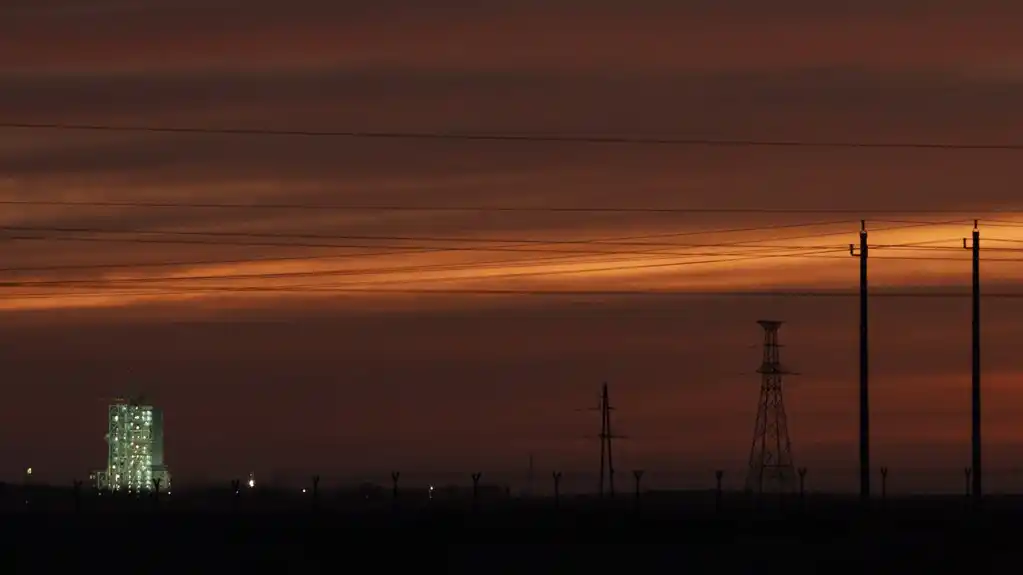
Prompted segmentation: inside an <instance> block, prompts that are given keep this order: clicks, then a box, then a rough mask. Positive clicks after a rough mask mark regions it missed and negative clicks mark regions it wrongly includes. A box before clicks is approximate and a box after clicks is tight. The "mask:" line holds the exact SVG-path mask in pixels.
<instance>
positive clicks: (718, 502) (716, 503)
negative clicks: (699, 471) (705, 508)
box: [714, 469, 725, 511]
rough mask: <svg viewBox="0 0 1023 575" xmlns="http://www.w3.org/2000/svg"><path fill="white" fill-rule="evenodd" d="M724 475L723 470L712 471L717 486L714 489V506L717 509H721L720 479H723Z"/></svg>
mask: <svg viewBox="0 0 1023 575" xmlns="http://www.w3.org/2000/svg"><path fill="white" fill-rule="evenodd" d="M724 477H725V472H724V471H722V470H720V469H718V470H717V471H715V472H714V478H715V479H716V480H717V488H716V489H715V491H714V507H715V508H716V509H717V510H718V511H721V496H722V492H721V480H722V479H724Z"/></svg>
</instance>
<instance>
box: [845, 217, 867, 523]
mask: <svg viewBox="0 0 1023 575" xmlns="http://www.w3.org/2000/svg"><path fill="white" fill-rule="evenodd" d="M868 252H869V246H868V245H867V222H866V221H865V220H864V221H861V222H860V251H859V253H858V254H857V253H856V246H855V245H854V244H849V253H850V254H852V255H853V256H856V257H859V258H860V499H862V501H863V504H864V505H866V504H868V503H869V502H870V361H869V360H870V342H869V338H868V337H867V333H868V332H867V316H868V313H867V310H868V307H867V255H868Z"/></svg>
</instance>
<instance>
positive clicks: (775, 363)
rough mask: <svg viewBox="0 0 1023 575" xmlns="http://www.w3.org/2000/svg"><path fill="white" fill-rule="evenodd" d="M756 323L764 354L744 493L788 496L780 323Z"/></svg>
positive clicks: (791, 483) (791, 478)
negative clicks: (759, 327)
mask: <svg viewBox="0 0 1023 575" xmlns="http://www.w3.org/2000/svg"><path fill="white" fill-rule="evenodd" d="M757 323H759V324H760V326H761V327H762V328H764V354H763V361H762V362H761V364H760V368H759V369H757V373H759V374H761V378H762V379H761V384H760V401H759V404H758V408H757V420H756V424H755V425H754V427H753V445H752V446H751V447H750V454H749V473H748V475H747V476H746V490H747V491H750V492H756V493H758V494H759V493H763V492H764V491H765V488H766V490H768V491H772V492H777V493H789V492H792V491H793V490H794V488H795V469H794V466H793V463H792V444H791V442H790V440H789V427H788V418H787V417H786V414H785V401H784V391H783V389H782V376H783V375H785V374H787V373H790V372H789V371H788V370H786V369H785V368H784V367H783V366H782V364H781V360H780V357H779V356H780V354H779V351H778V350H779V344H778V329H779V328H780V327H781V324H782V322H780V321H773V320H760V321H759V322H757Z"/></svg>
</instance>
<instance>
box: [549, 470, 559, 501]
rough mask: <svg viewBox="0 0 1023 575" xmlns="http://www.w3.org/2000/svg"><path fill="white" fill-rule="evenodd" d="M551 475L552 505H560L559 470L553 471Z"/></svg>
mask: <svg viewBox="0 0 1023 575" xmlns="http://www.w3.org/2000/svg"><path fill="white" fill-rule="evenodd" d="M551 476H552V477H553V478H554V506H555V507H561V472H560V471H555V472H553V473H551Z"/></svg>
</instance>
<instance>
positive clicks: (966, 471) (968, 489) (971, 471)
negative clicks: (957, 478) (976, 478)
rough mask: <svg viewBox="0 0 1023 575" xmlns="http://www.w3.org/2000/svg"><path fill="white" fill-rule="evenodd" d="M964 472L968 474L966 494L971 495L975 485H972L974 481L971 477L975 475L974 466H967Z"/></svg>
mask: <svg viewBox="0 0 1023 575" xmlns="http://www.w3.org/2000/svg"><path fill="white" fill-rule="evenodd" d="M963 473H964V474H965V475H966V496H967V497H969V496H970V495H971V492H972V489H971V488H972V487H973V485H972V483H971V481H970V478H971V477H972V476H973V468H972V467H967V468H965V469H963Z"/></svg>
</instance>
